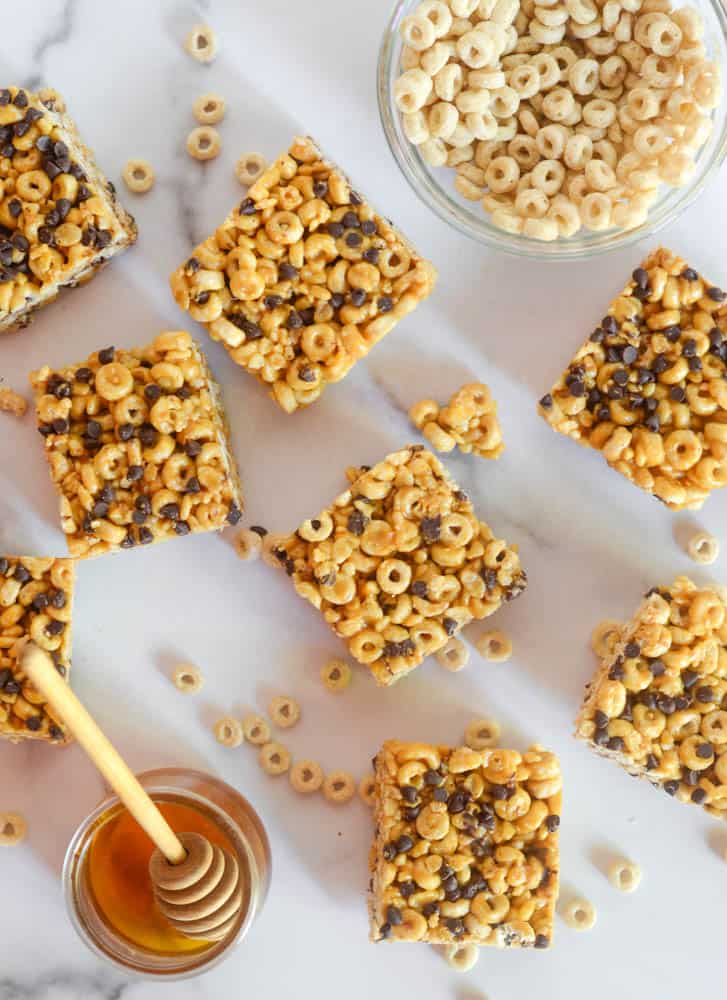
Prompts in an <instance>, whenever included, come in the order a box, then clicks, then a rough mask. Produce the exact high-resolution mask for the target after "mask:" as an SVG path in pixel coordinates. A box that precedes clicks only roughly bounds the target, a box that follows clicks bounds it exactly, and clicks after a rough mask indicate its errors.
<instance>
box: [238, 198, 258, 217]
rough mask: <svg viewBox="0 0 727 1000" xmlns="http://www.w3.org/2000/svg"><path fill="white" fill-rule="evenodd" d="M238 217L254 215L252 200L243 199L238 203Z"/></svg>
mask: <svg viewBox="0 0 727 1000" xmlns="http://www.w3.org/2000/svg"><path fill="white" fill-rule="evenodd" d="M238 212H239V213H240V215H254V214H255V202H254V201H253V200H252V198H244V199H243V200H242V201H241V202H240V207H239V208H238Z"/></svg>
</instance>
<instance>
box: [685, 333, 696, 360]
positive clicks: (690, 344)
mask: <svg viewBox="0 0 727 1000" xmlns="http://www.w3.org/2000/svg"><path fill="white" fill-rule="evenodd" d="M682 354H683V355H684V357H685V358H694V357H696V354H697V342H696V340H694V339H693V338H692V337H689V338H688V339H687V340H685V341H684V343H683V344H682Z"/></svg>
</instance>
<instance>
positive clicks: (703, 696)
mask: <svg viewBox="0 0 727 1000" xmlns="http://www.w3.org/2000/svg"><path fill="white" fill-rule="evenodd" d="M694 697H695V698H696V699H697V701H699V702H701V703H702V704H703V705H708V704H709V703H710V702H712V701H714V691H713V689H712V688H711V687H709V686H708V685H706V684H704V685H702V687H698V688H697V690H696V691H695V693H694Z"/></svg>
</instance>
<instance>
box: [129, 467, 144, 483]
mask: <svg viewBox="0 0 727 1000" xmlns="http://www.w3.org/2000/svg"><path fill="white" fill-rule="evenodd" d="M143 475H144V466H143V465H130V466H129V468H128V469H127V470H126V478H127V479H128V481H129V482H130V483H136V482H138V481H139V480H140V479H141V478H142V476H143Z"/></svg>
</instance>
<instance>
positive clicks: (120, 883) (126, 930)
mask: <svg viewBox="0 0 727 1000" xmlns="http://www.w3.org/2000/svg"><path fill="white" fill-rule="evenodd" d="M157 805H158V806H159V809H160V811H161V812H162V814H163V815H164V817H165V819H166V820H167V822H168V823H169V825H170V826H171V828H172V829H173V830H174V832H175V833H199V834H202V835H203V836H204V837H207V839H208V840H210V841H212V843H214V844H218V845H219V846H220V847H222V848H224V849H225V850H227V851H229V852H230V853H233V854H234V853H235V849H234V846H233V844H232V843H231V842H230V840H229V838H228V837H227V836H226V835H225V833H224V832H223V831H222V830H221V829H220V828H219V827H218V826H217V825H216V824H215V823H214V822H212V820H211V819H210V818H209V817H208V816H205V815H204V814H203V813H201V812H199V811H198V810H197V809H195V808H194V807H192V806H189V805H185V804H183V803H180V802H164V801H157ZM153 852H154V844H153V842H152V841H151V840H150V839H149V837H148V836H147V835H146V833H145V832H144V831H143V830H142V828H141V827H140V826H139V824H138V823H137V822H136V820H135V819H134V817H133V816H132V815H131V814H130V813H129V812H127V810H126V809H124V808H123V807H121V808H117V809H116V810H114V815H113V816H112V818H111V819H109V820H107V821H106V822H104V823H102V825H101V826H100V827H99V829H98V830H97V831H96V833H95V834H94V836H93V839H92V841H91V845H90V849H89V854H88V870H87V874H88V880H89V886H90V889H91V892H92V894H93V897H94V899H95V902H96V905H97V907H98V909H99V911H100V913H101V915H102V916H103V919H104V920H105V921H106V922H107V923H108V924H109V925H110V926H111V927H112V928H113V930H115V931H116V932H117V933H118V934H121V935H123V937H125V938H126V939H127V940H129V941H131V942H133V943H134V944H135V945H138V946H139V947H141V948H145V949H147V950H148V951H152V952H155V953H156V954H159V955H170V954H180V953H184V952H194V951H200V950H203V949H204V948H207V947H209V942H205V941H199V940H196V941H192V940H190V939H189V938H185V937H183V936H182V935H181V934H179V933H178V932H177V931H175V929H174V928H173V927H172V925H171V924H170V923H169V922H168V921H167V920H166V919H165V918H164V917H163V916H162V915H161V913H160V912H159V911H158V909H157V906H156V903H155V901H154V893H153V890H152V883H151V879H150V877H149V859H150V858H151V856H152V853H153Z"/></svg>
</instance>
